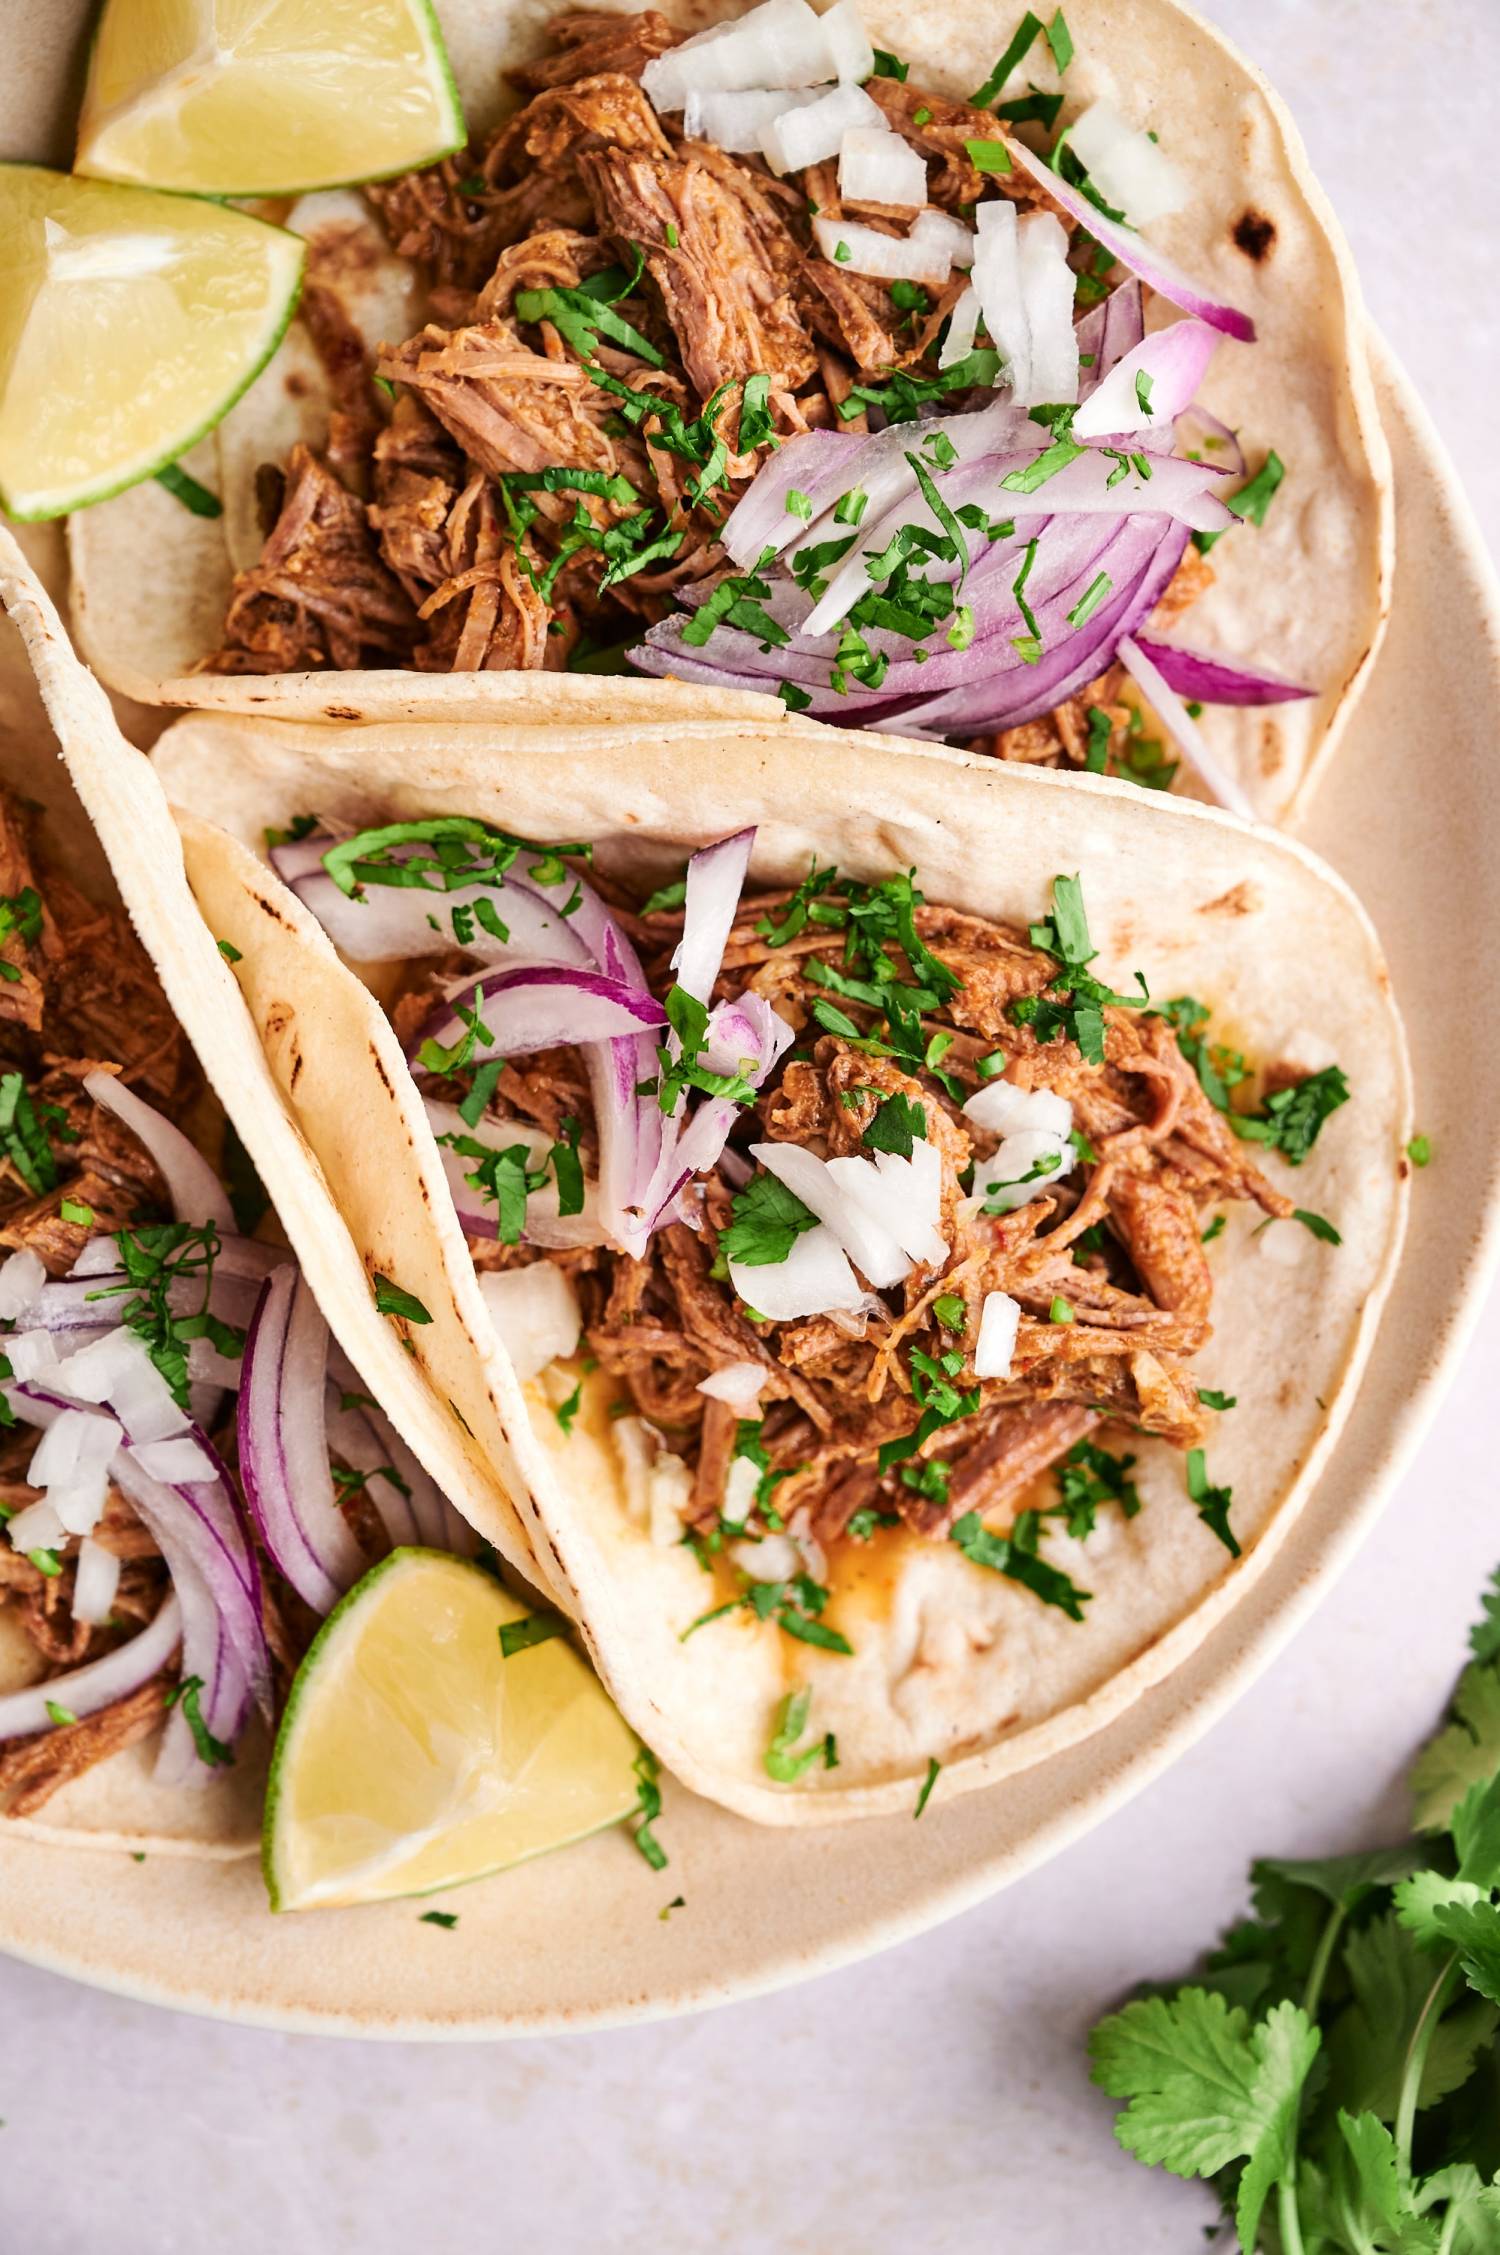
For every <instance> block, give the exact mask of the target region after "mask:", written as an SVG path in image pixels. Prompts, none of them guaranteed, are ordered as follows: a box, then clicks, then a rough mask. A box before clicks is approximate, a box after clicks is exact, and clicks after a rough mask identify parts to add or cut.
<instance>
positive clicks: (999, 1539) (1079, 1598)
mask: <svg viewBox="0 0 1500 2255" xmlns="http://www.w3.org/2000/svg"><path fill="white" fill-rule="evenodd" d="M949 1539H950V1541H952V1542H955V1543H956V1544H957V1545H958V1547H959V1549H960V1550H961V1551H962V1552H963V1554H964V1556H965V1558H967V1559H968V1560H969V1561H970V1563H971V1564H972V1565H975V1566H986V1567H988V1568H989V1570H990V1572H991V1573H994V1574H1004V1575H1005V1576H1006V1578H1007V1580H1009V1581H1013V1582H1019V1583H1020V1584H1021V1586H1022V1587H1023V1588H1024V1589H1029V1590H1030V1591H1031V1594H1032V1595H1033V1597H1039V1598H1040V1599H1041V1600H1042V1603H1043V1604H1044V1605H1055V1606H1057V1608H1058V1609H1059V1611H1060V1612H1063V1613H1066V1614H1067V1616H1068V1619H1069V1620H1070V1621H1081V1620H1082V1619H1083V1608H1084V1606H1085V1605H1087V1603H1088V1602H1089V1598H1090V1596H1091V1594H1092V1593H1091V1592H1090V1591H1088V1590H1086V1589H1079V1587H1078V1586H1077V1584H1076V1583H1075V1582H1074V1581H1072V1580H1071V1579H1070V1578H1069V1576H1068V1575H1066V1574H1064V1573H1062V1572H1061V1571H1060V1570H1059V1569H1058V1568H1057V1567H1056V1566H1049V1565H1048V1564H1047V1561H1046V1560H1045V1559H1044V1558H1039V1557H1038V1556H1037V1555H1036V1553H1035V1551H1031V1550H1023V1549H1022V1548H1021V1547H1020V1545H1019V1544H1017V1543H1016V1542H1014V1541H1013V1540H1011V1539H1010V1538H1009V1537H1007V1536H1005V1535H995V1534H991V1532H990V1530H989V1528H988V1527H986V1526H985V1524H984V1522H983V1520H982V1519H981V1518H980V1516H979V1514H978V1512H977V1511H966V1512H965V1513H964V1515H963V1517H962V1518H961V1519H956V1520H955V1521H954V1523H953V1526H952V1529H951V1530H950V1535H949Z"/></svg>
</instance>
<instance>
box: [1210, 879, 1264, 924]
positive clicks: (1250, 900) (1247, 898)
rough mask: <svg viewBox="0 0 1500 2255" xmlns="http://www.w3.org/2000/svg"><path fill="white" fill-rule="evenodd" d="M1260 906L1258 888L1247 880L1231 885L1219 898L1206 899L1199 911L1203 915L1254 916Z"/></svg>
mask: <svg viewBox="0 0 1500 2255" xmlns="http://www.w3.org/2000/svg"><path fill="white" fill-rule="evenodd" d="M1259 907H1260V893H1259V891H1258V889H1257V888H1256V887H1255V886H1254V885H1252V884H1249V883H1248V882H1246V883H1243V884H1238V885H1231V886H1230V888H1229V890H1228V892H1227V893H1220V895H1219V897H1218V899H1217V900H1210V901H1205V902H1204V904H1203V907H1202V909H1201V910H1200V911H1199V913H1200V914H1201V915H1203V916H1253V915H1254V914H1255V912H1256V910H1257V909H1258V908H1259Z"/></svg>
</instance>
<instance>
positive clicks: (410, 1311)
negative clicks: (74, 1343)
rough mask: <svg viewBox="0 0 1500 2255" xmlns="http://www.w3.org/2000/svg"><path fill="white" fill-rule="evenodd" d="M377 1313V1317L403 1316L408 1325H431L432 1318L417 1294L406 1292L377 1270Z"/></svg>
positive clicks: (375, 1280)
mask: <svg viewBox="0 0 1500 2255" xmlns="http://www.w3.org/2000/svg"><path fill="white" fill-rule="evenodd" d="M374 1285H375V1312H376V1313H377V1315H396V1316H401V1317H403V1318H404V1319H405V1321H406V1322H407V1323H431V1321H432V1317H431V1315H430V1313H429V1312H428V1310H427V1309H426V1308H424V1307H423V1305H422V1303H421V1301H420V1300H419V1299H418V1298H417V1296H416V1294H415V1292H404V1291H403V1290H402V1289H401V1286H400V1285H399V1284H393V1283H392V1282H391V1280H390V1278H389V1277H388V1276H382V1275H381V1274H380V1272H379V1270H378V1269H377V1270H376V1272H375V1277H374Z"/></svg>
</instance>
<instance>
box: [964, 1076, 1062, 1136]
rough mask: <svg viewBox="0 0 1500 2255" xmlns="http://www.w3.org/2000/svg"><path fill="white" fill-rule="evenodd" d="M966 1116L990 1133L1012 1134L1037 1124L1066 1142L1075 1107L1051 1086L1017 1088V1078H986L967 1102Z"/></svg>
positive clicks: (1045, 1131)
mask: <svg viewBox="0 0 1500 2255" xmlns="http://www.w3.org/2000/svg"><path fill="white" fill-rule="evenodd" d="M964 1118H965V1119H966V1120H972V1121H973V1122H974V1125H975V1126H976V1127H981V1128H984V1129H986V1130H987V1131H988V1133H989V1134H991V1135H1013V1134H1015V1133H1016V1131H1017V1130H1018V1129H1020V1128H1036V1129H1039V1130H1041V1131H1043V1132H1044V1133H1046V1134H1049V1135H1056V1136H1060V1137H1061V1138H1062V1140H1063V1141H1064V1142H1066V1141H1067V1138H1068V1136H1069V1135H1070V1134H1071V1133H1072V1130H1073V1107H1072V1105H1071V1104H1070V1103H1069V1102H1068V1100H1067V1098H1066V1097H1065V1096H1055V1095H1054V1094H1053V1092H1052V1090H1051V1089H1050V1088H1017V1086H1016V1084H1015V1082H1014V1081H1008V1080H994V1081H987V1082H986V1083H985V1085H984V1087H983V1088H977V1089H976V1090H975V1091H974V1094H973V1095H972V1096H971V1097H969V1099H968V1100H967V1102H966V1103H965V1105H964Z"/></svg>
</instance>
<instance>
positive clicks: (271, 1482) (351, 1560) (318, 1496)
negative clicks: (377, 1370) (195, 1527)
mask: <svg viewBox="0 0 1500 2255" xmlns="http://www.w3.org/2000/svg"><path fill="white" fill-rule="evenodd" d="M327 1361H328V1327H327V1325H326V1324H325V1323H324V1321H323V1318H322V1316H321V1315H320V1314H319V1312H318V1308H317V1303H316V1302H315V1301H314V1299H313V1296H312V1293H311V1292H310V1291H309V1289H308V1287H307V1285H306V1284H305V1283H304V1281H303V1279H302V1277H301V1274H300V1272H299V1271H298V1270H297V1269H296V1268H294V1267H292V1266H291V1265H290V1264H288V1265H287V1266H286V1267H284V1268H280V1269H277V1270H276V1271H275V1272H274V1273H273V1274H272V1275H270V1276H268V1277H267V1278H266V1281H265V1283H264V1284H263V1285H262V1287H261V1294H260V1300H259V1303H258V1304H257V1307H256V1310H255V1314H254V1316H253V1317H252V1318H251V1322H250V1329H249V1334H248V1336H247V1338H246V1340H245V1357H244V1366H243V1370H242V1373H241V1379H240V1397H239V1405H238V1418H239V1452H240V1477H241V1479H242V1481H243V1483H244V1489H245V1499H246V1501H247V1503H248V1504H249V1506H250V1510H251V1513H252V1515H253V1517H254V1520H255V1524H256V1528H257V1531H258V1532H259V1535H260V1539H261V1541H262V1542H263V1543H264V1544H265V1546H266V1549H267V1551H268V1552H269V1554H270V1556H271V1557H272V1559H274V1561H275V1563H276V1565H277V1567H278V1569H279V1570H280V1572H281V1573H282V1574H284V1575H285V1577H286V1579H287V1580H288V1581H289V1582H290V1583H291V1585H292V1587H293V1589H295V1590H296V1592H297V1594H298V1596H299V1597H301V1598H303V1599H304V1600H305V1601H306V1603H307V1604H309V1605H310V1606H311V1607H312V1608H313V1610H314V1612H315V1613H319V1614H322V1613H328V1612H331V1611H332V1609H333V1607H334V1606H335V1605H336V1604H337V1602H338V1600H339V1599H340V1598H341V1597H342V1596H343V1594H344V1591H345V1590H346V1589H349V1588H351V1587H352V1586H353V1584H354V1583H355V1582H357V1581H358V1579H359V1577H360V1575H361V1574H362V1573H363V1571H364V1557H363V1554H362V1552H361V1550H360V1547H359V1545H358V1543H357V1542H356V1541H355V1539H354V1537H353V1535H352V1534H351V1533H350V1531H349V1528H348V1526H347V1525H346V1523H345V1521H344V1519H343V1517H342V1515H341V1513H340V1511H339V1508H338V1505H337V1504H336V1502H335V1501H334V1493H333V1475H332V1473H331V1471H330V1470H329V1464H328V1437H327V1434H326V1432H325V1430H324V1425H323V1384H324V1376H325V1372H326V1368H327Z"/></svg>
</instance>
